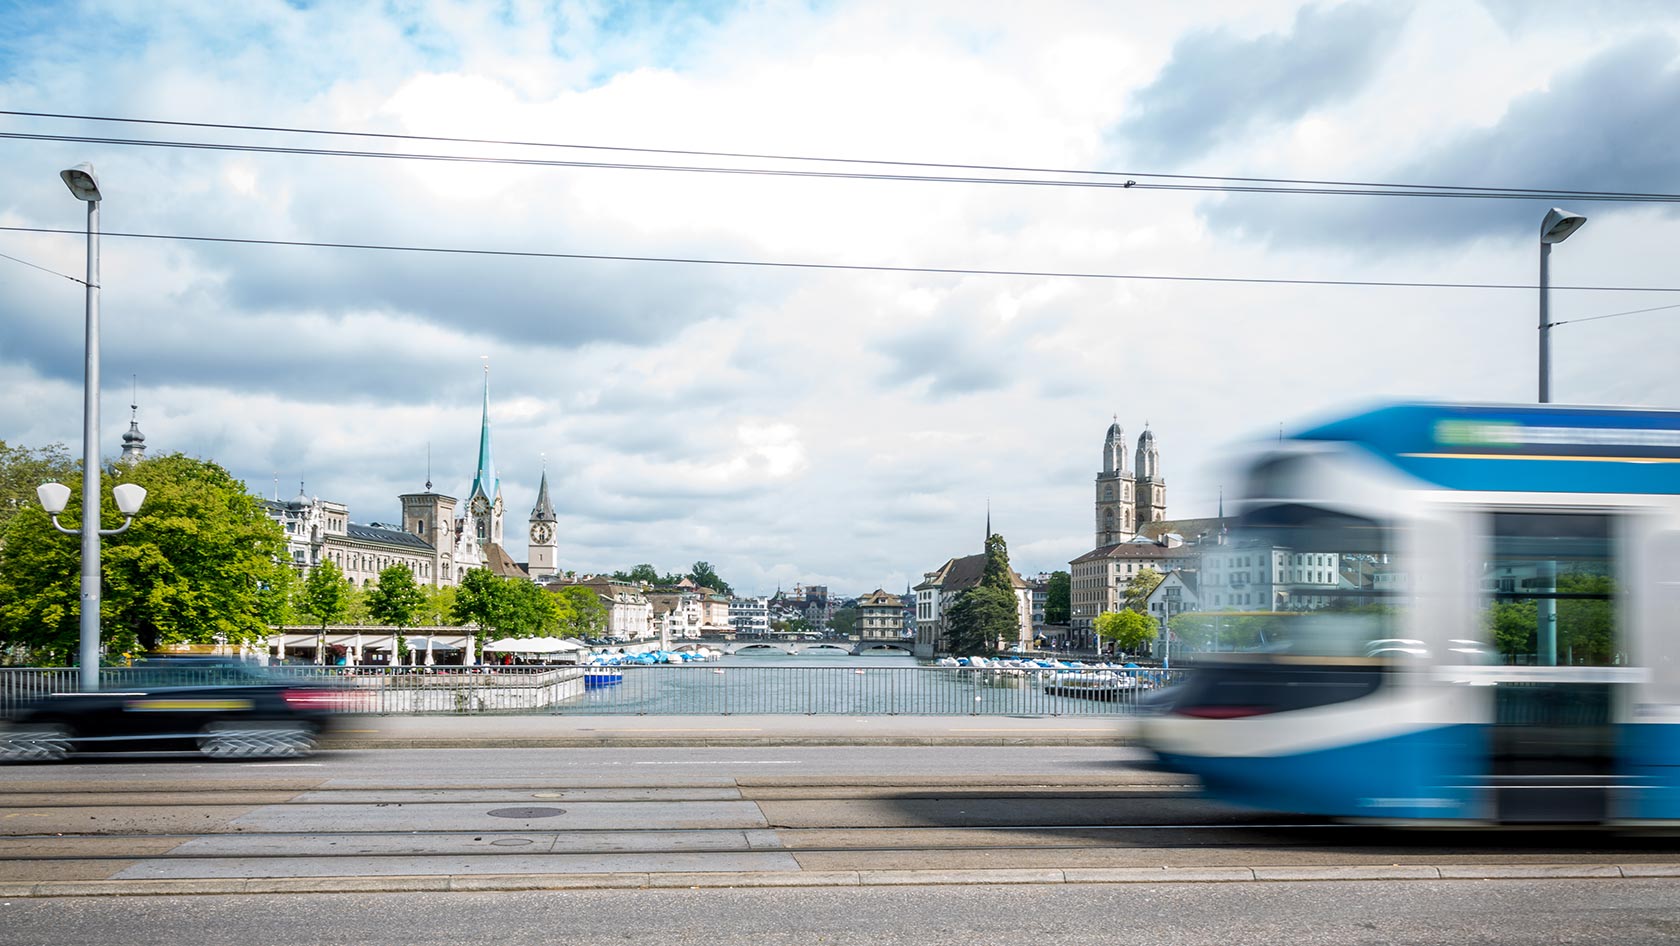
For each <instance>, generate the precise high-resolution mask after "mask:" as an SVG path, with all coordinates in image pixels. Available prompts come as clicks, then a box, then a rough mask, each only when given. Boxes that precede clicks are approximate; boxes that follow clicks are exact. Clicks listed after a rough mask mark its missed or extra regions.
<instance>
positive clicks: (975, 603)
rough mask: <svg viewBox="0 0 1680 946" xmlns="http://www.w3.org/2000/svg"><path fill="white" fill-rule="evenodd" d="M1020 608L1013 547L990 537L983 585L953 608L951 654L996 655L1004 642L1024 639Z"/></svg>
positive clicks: (966, 595)
mask: <svg viewBox="0 0 1680 946" xmlns="http://www.w3.org/2000/svg"><path fill="white" fill-rule="evenodd" d="M1018 607H1019V604H1018V602H1017V601H1016V599H1015V573H1014V572H1013V571H1012V570H1011V569H1010V567H1009V546H1008V545H1007V544H1006V543H1005V542H1004V541H1003V536H1001V535H993V536H988V537H987V538H986V564H985V567H984V570H983V571H981V573H980V583H979V584H977V585H975V586H974V587H973V588H969V589H968V590H966V591H964V592H963V593H962V594H960V595H958V596H957V600H956V601H955V602H954V603H953V604H952V605H951V615H950V618H949V621H948V626H949V628H950V646H951V652H952V653H955V654H962V655H964V656H984V655H986V654H992V653H996V651H997V646H998V642H999V641H1000V640H1015V639H1016V638H1017V637H1018V636H1019V635H1020V632H1021V624H1020V613H1019V611H1018Z"/></svg>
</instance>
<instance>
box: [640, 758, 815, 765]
mask: <svg viewBox="0 0 1680 946" xmlns="http://www.w3.org/2000/svg"><path fill="white" fill-rule="evenodd" d="M612 764H614V765H621V764H624V763H616V762H615V763H612ZM629 764H630V765H799V764H800V763H799V762H796V761H794V760H792V759H778V760H766V759H743V760H741V761H739V762H717V761H709V762H708V761H696V762H682V761H678V760H672V761H669V762H631V763H629Z"/></svg>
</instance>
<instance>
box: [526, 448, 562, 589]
mask: <svg viewBox="0 0 1680 946" xmlns="http://www.w3.org/2000/svg"><path fill="white" fill-rule="evenodd" d="M558 519H559V517H557V516H555V515H554V504H553V503H551V502H549V501H548V470H547V468H546V467H545V468H544V469H543V474H542V483H541V485H539V486H538V487H537V505H536V506H535V507H534V508H532V510H531V554H530V559H531V560H530V562H529V563H527V565H526V571H528V572H529V573H530V575H531V577H532V578H552V577H554V575H555V574H556V572H558V571H559V569H558V568H557V567H556V566H555V561H556V553H557V552H558V549H559V546H558V544H557V543H558V541H559V540H558V538H557V537H556V535H555V528H554V527H555V524H556V522H558Z"/></svg>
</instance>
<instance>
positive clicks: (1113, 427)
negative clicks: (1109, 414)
mask: <svg viewBox="0 0 1680 946" xmlns="http://www.w3.org/2000/svg"><path fill="white" fill-rule="evenodd" d="M1108 435H1109V436H1110V437H1124V436H1125V435H1126V432H1125V431H1124V430H1121V429H1120V422H1119V421H1115V422H1114V423H1112V424H1109V425H1108Z"/></svg>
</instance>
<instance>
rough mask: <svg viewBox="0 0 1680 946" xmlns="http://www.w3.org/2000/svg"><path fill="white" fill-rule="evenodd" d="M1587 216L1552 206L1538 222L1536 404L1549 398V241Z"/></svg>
mask: <svg viewBox="0 0 1680 946" xmlns="http://www.w3.org/2000/svg"><path fill="white" fill-rule="evenodd" d="M1586 222H1587V218H1586V217H1584V216H1582V215H1580V214H1573V213H1570V212H1569V211H1567V210H1559V209H1558V208H1556V207H1553V208H1552V209H1551V210H1549V211H1547V212H1546V219H1545V220H1543V221H1541V223H1540V403H1542V404H1549V403H1551V400H1552V319H1551V311H1550V310H1551V285H1550V283H1551V259H1552V244H1553V243H1562V242H1563V241H1564V240H1567V239H1569V235H1570V234H1571V233H1574V232H1575V231H1576V230H1579V229H1581V224H1583V223H1586Z"/></svg>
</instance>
